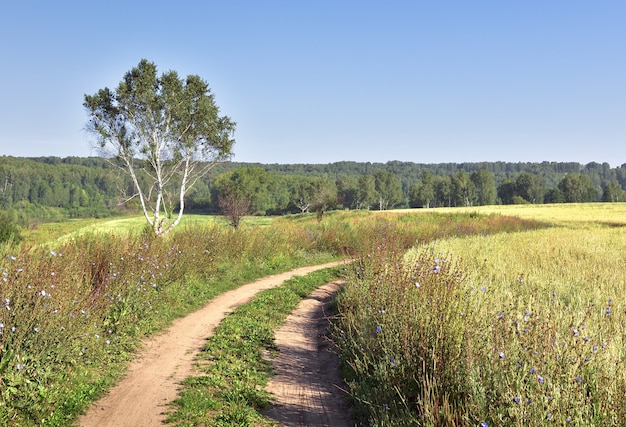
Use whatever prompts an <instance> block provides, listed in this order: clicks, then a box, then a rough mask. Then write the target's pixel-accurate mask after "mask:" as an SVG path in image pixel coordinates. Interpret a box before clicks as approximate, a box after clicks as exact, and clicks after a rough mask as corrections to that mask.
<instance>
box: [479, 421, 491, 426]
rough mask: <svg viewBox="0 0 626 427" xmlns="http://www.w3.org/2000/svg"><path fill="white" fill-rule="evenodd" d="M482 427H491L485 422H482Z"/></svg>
mask: <svg viewBox="0 0 626 427" xmlns="http://www.w3.org/2000/svg"><path fill="white" fill-rule="evenodd" d="M480 427H489V424H487V423H486V422H485V421H481V422H480Z"/></svg>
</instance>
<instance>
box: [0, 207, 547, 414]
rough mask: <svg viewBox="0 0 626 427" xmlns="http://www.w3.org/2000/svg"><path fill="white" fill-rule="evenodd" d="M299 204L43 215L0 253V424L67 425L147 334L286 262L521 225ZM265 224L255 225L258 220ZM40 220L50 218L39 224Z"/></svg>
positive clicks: (292, 264) (113, 376)
mask: <svg viewBox="0 0 626 427" xmlns="http://www.w3.org/2000/svg"><path fill="white" fill-rule="evenodd" d="M415 218H416V217H415V216H414V215H410V214H403V215H391V214H390V215H374V214H372V213H366V212H363V213H343V212H337V213H334V214H329V215H326V216H325V217H324V220H323V221H322V222H318V221H316V220H315V217H314V216H310V215H304V216H303V215H296V216H291V217H286V218H277V219H274V220H272V221H263V222H262V223H260V224H259V223H256V222H252V221H250V222H249V223H248V224H247V225H246V224H244V226H243V227H241V228H240V229H238V230H233V229H232V228H230V227H229V226H227V225H225V224H224V223H223V222H221V221H214V220H213V218H210V217H206V218H205V220H204V221H203V220H202V218H193V217H190V218H189V219H190V221H188V222H187V223H186V224H185V225H183V226H182V227H180V229H179V230H177V231H176V232H175V233H173V234H172V235H168V236H166V237H165V238H161V239H153V238H150V237H148V234H146V233H142V232H141V230H142V225H141V222H140V221H137V220H136V219H134V218H129V219H115V220H112V221H95V222H90V223H85V222H80V221H79V222H74V223H70V224H64V223H61V224H54V225H51V226H48V227H49V228H48V230H54V231H51V232H49V233H39V234H38V235H35V236H28V235H27V236H26V239H24V243H22V244H21V245H19V246H15V245H5V246H3V247H2V248H1V251H2V254H1V255H2V258H1V259H0V275H1V277H0V425H7V424H15V425H25V426H28V425H68V424H69V423H70V422H71V420H72V419H74V418H75V417H76V416H77V414H79V413H80V412H81V411H83V410H84V409H85V408H86V407H87V406H88V405H89V404H90V402H92V401H93V400H94V399H96V398H97V397H98V396H99V395H101V394H102V393H103V392H104V391H105V390H106V388H107V387H108V386H110V385H111V384H112V383H113V382H114V381H115V380H116V379H117V378H118V377H119V375H120V372H121V371H123V369H124V365H125V362H126V361H127V360H128V359H129V358H131V357H132V355H133V350H134V349H135V348H136V346H137V345H138V343H139V342H140V340H141V339H142V338H144V337H145V336H147V335H149V334H151V333H153V332H155V331H158V330H160V329H162V328H163V327H165V326H166V325H167V324H168V323H169V322H171V321H172V320H173V319H174V318H175V317H178V316H182V315H184V314H185V313H188V312H190V311H191V310H193V309H195V308H198V307H199V306H201V305H202V304H204V303H206V301H208V300H209V299H211V298H212V297H214V296H215V295H217V294H218V293H220V292H223V291H225V290H227V289H230V288H233V287H235V286H238V285H240V284H242V283H245V282H248V281H251V280H253V279H255V278H258V277H261V276H264V275H268V274H272V273H276V272H280V271H285V270H288V269H290V268H293V267H296V266H301V265H306V264H314V263H321V262H325V261H328V260H331V259H338V258H341V257H353V256H356V255H357V254H358V253H361V252H362V251H363V250H364V248H367V247H369V238H367V239H364V238H363V236H374V235H378V234H380V233H386V234H387V235H389V236H390V237H391V236H393V238H394V240H395V241H396V242H397V244H398V245H400V246H399V247H402V248H403V249H402V250H405V249H406V248H409V247H411V246H413V245H414V244H416V243H418V242H421V241H428V240H431V239H433V238H437V237H445V236H453V235H464V234H468V233H470V234H475V233H486V232H489V231H496V229H500V230H502V229H505V230H517V229H520V228H524V227H527V226H529V224H530V226H531V227H533V228H534V227H536V226H537V225H538V224H536V223H533V222H522V221H518V220H508V219H502V218H498V217H496V216H490V217H484V218H482V217H478V216H476V215H470V214H462V215H437V214H433V215H427V216H421V217H419V219H418V220H416V219H415ZM259 225H261V226H259ZM42 228H43V229H45V228H46V227H43V226H42Z"/></svg>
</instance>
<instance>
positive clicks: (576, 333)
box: [572, 328, 580, 335]
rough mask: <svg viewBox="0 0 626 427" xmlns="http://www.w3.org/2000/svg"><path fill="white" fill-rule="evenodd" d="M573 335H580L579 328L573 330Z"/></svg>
mask: <svg viewBox="0 0 626 427" xmlns="http://www.w3.org/2000/svg"><path fill="white" fill-rule="evenodd" d="M572 333H573V334H574V335H578V334H579V333H580V332H578V329H577V328H573V329H572Z"/></svg>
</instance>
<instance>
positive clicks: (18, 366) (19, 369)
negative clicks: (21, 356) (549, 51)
mask: <svg viewBox="0 0 626 427" xmlns="http://www.w3.org/2000/svg"><path fill="white" fill-rule="evenodd" d="M16 368H17V370H18V371H21V370H22V369H24V365H22V364H20V363H18V364H17V366H16Z"/></svg>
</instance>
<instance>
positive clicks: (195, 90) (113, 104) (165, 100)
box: [83, 59, 235, 236]
mask: <svg viewBox="0 0 626 427" xmlns="http://www.w3.org/2000/svg"><path fill="white" fill-rule="evenodd" d="M83 105H84V106H85V108H86V109H87V111H88V113H89V116H90V120H89V122H88V123H87V131H88V132H89V133H91V134H92V135H94V136H95V137H96V139H97V142H98V145H99V147H100V149H101V150H102V153H103V155H104V156H105V157H107V158H110V159H112V160H113V159H115V160H117V165H118V166H119V167H120V168H121V169H122V170H123V171H124V172H125V173H127V174H128V175H129V176H130V178H131V180H132V182H133V185H134V191H135V193H134V194H133V195H132V196H131V197H129V198H128V199H126V201H128V200H130V199H131V198H135V197H137V198H138V199H139V202H140V205H141V208H142V210H143V213H144V216H145V218H146V220H147V222H148V224H150V227H151V229H152V231H153V232H154V234H155V235H157V236H161V235H164V234H166V233H167V232H169V231H170V230H171V229H172V228H173V227H175V226H176V225H177V224H178V223H179V222H180V220H181V218H182V216H183V211H184V208H185V194H186V193H187V192H188V191H189V189H191V188H192V187H193V185H194V184H195V183H196V181H197V180H198V179H199V178H201V177H203V176H205V175H206V174H207V173H208V172H209V170H210V169H211V168H212V167H213V166H214V165H215V164H216V163H217V162H219V161H222V160H225V159H227V158H228V157H229V156H230V155H231V149H232V146H233V144H234V140H233V139H232V135H233V133H234V130H235V122H233V121H232V120H231V119H230V118H229V117H227V116H220V115H219V108H218V107H217V105H216V104H215V100H214V96H213V94H212V93H211V90H210V89H209V85H208V84H207V83H206V82H205V81H204V80H202V79H201V78H200V77H199V76H196V75H190V76H187V78H186V79H184V80H183V79H180V78H179V77H178V74H177V73H176V72H175V71H168V72H166V73H163V74H162V75H161V76H160V77H159V76H157V69H156V66H155V65H154V63H152V62H148V61H147V60H145V59H143V60H141V62H140V63H139V65H138V66H137V67H135V68H133V69H132V70H130V71H129V72H127V73H126V74H125V76H124V78H123V80H122V81H121V82H120V84H119V86H118V87H117V89H116V90H115V91H112V90H110V89H109V88H104V89H101V90H99V91H98V92H97V93H96V94H94V95H85V102H84V104H83ZM174 201H177V202H178V215H177V216H176V218H175V220H174V221H172V222H169V223H166V218H167V217H168V216H169V215H171V213H172V210H173V208H174V206H173V203H175V202H174ZM161 213H163V214H164V217H163V218H162V217H161Z"/></svg>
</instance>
